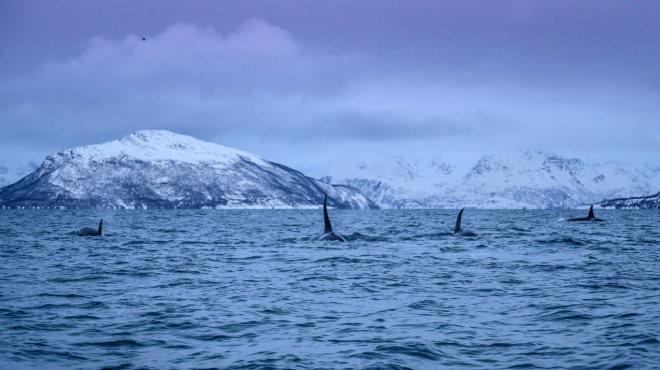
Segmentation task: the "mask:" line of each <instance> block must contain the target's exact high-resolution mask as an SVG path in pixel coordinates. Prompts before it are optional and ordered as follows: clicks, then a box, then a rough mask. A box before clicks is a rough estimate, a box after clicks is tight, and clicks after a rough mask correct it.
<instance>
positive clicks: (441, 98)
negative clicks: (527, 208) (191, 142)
mask: <svg viewBox="0 0 660 370" xmlns="http://www.w3.org/2000/svg"><path fill="white" fill-rule="evenodd" d="M143 37H144V38H145V39H146V40H145V41H143V40H142V38H143ZM140 129H167V130H171V131H174V132H177V133H182V134H188V135H192V136H195V137H197V138H199V139H202V140H205V141H212V142H216V143H219V144H223V145H227V146H231V147H235V148H238V149H242V150H246V151H250V152H254V153H256V154H258V155H261V156H262V157H264V158H266V159H270V160H273V161H276V162H280V163H283V164H286V165H289V166H291V167H294V168H297V169H300V170H302V171H303V172H309V171H311V170H313V169H315V168H316V167H319V166H321V165H322V164H323V163H325V162H326V161H328V160H331V159H333V158H336V157H339V156H341V155H343V154H344V153H346V152H347V151H354V150H377V151H390V152H395V153H410V154H418V155H443V156H445V157H449V158H452V157H464V158H475V159H476V158H478V157H479V156H480V155H482V154H490V153H493V152H495V151H499V150H508V149H517V148H529V149H539V150H548V151H554V152H556V153H558V154H561V155H565V156H576V157H580V158H583V159H585V160H588V161H591V162H596V161H606V160H611V159H614V160H622V161H634V162H647V163H652V164H660V1H657V0H649V1H634V0H625V1H624V0H621V1H609V0H593V1H587V0H585V1H561V0H548V1H534V0H520V1H505V0H497V1H487V0H479V1H465V0H463V1H437V0H436V1H384V0H381V1H340V0H333V1H326V2H315V1H288V0H287V1H268V0H264V1H245V0H242V1H179V2H167V1H55V0H50V1H28V0H20V1H13V0H4V1H2V2H0V130H1V131H0V165H11V164H13V163H16V162H20V161H24V160H35V161H37V162H41V161H42V160H43V158H44V157H45V156H46V155H48V154H50V153H53V152H57V151H60V150H63V149H67V148H71V147H75V146H80V145H86V144H95V143H101V142H105V141H110V140H114V139H118V138H121V137H122V136H124V135H126V134H129V133H130V132H133V131H136V130H140Z"/></svg>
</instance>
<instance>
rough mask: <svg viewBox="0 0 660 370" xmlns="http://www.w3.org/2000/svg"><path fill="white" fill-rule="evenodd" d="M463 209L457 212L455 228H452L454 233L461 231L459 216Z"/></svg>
mask: <svg viewBox="0 0 660 370" xmlns="http://www.w3.org/2000/svg"><path fill="white" fill-rule="evenodd" d="M463 209H465V208H463ZM463 209H461V211H460V212H458V217H456V228H455V229H454V234H456V233H457V232H459V231H461V216H463Z"/></svg>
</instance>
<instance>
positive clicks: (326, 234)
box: [312, 194, 346, 242]
mask: <svg viewBox="0 0 660 370" xmlns="http://www.w3.org/2000/svg"><path fill="white" fill-rule="evenodd" d="M327 203H328V194H326V195H325V199H324V200H323V221H324V222H325V230H323V233H321V234H319V235H316V236H314V237H313V238H312V240H314V241H318V240H337V241H340V242H345V241H346V239H344V237H343V236H341V235H339V234H335V232H334V231H332V225H330V219H329V218H328V207H327Z"/></svg>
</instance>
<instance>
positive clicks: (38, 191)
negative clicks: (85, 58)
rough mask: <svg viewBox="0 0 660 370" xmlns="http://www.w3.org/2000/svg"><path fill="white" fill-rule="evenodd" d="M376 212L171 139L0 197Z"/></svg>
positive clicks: (345, 193) (47, 176) (73, 162)
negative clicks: (323, 207) (322, 207)
mask: <svg viewBox="0 0 660 370" xmlns="http://www.w3.org/2000/svg"><path fill="white" fill-rule="evenodd" d="M326 193H327V194H328V204H329V206H332V207H337V208H374V207H375V204H374V203H372V202H370V201H369V200H368V199H367V198H366V197H365V196H364V195H363V194H362V193H360V192H359V191H358V190H356V189H353V188H350V187H346V186H330V185H327V184H325V183H322V182H320V181H317V180H314V179H311V178H308V177H306V176H304V175H303V174H301V173H300V172H298V171H295V170H293V169H290V168H288V167H286V166H282V165H279V164H277V163H272V162H269V161H267V160H265V159H263V158H261V157H259V156H257V155H255V154H251V153H247V152H243V151H240V150H236V149H232V148H227V147H224V146H221V145H217V144H213V143H207V142H204V141H201V140H197V139H195V138H193V137H190V136H185V135H178V134H174V133H172V132H169V131H162V130H145V131H138V132H135V133H132V134H130V135H128V136H126V137H124V138H122V139H121V140H115V141H111V142H108V143H104V144H99V145H89V146H83V147H78V148H74V149H68V150H64V151H62V152H59V153H56V154H53V155H50V156H48V157H47V158H46V160H45V161H44V162H43V164H42V165H41V166H40V167H39V168H38V169H37V170H36V171H35V172H34V173H32V174H31V175H29V176H28V177H26V178H24V179H22V180H20V181H19V182H17V183H15V184H13V185H10V186H7V187H5V188H2V189H0V205H3V206H10V207H14V206H25V207H57V206H59V207H67V208H71V207H82V208H89V207H110V208H202V207H214V208H224V207H228V208H243V207H249V208H271V207H275V208H296V207H318V205H319V204H321V203H322V202H323V196H324V194H326Z"/></svg>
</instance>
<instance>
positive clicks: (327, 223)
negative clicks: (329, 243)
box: [323, 194, 332, 233]
mask: <svg viewBox="0 0 660 370" xmlns="http://www.w3.org/2000/svg"><path fill="white" fill-rule="evenodd" d="M327 203H328V194H326V195H325V199H323V221H325V231H324V233H329V232H331V231H332V225H330V219H329V218H328V206H327Z"/></svg>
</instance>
